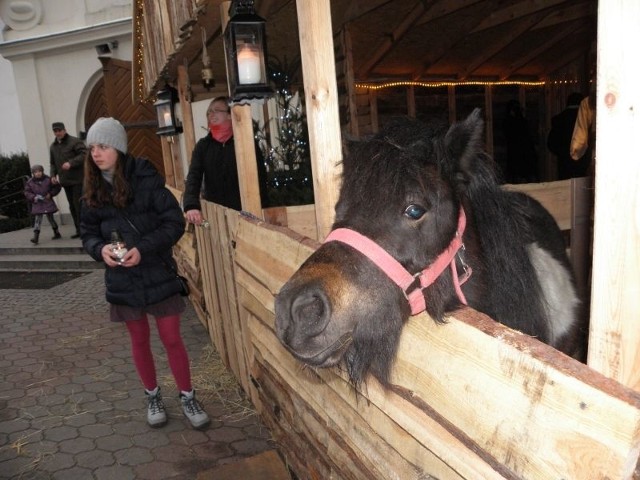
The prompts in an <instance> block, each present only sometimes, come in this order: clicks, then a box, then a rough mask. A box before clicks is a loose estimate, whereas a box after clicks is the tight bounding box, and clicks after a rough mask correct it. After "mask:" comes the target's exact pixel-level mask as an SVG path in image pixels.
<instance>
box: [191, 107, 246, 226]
mask: <svg viewBox="0 0 640 480" xmlns="http://www.w3.org/2000/svg"><path fill="white" fill-rule="evenodd" d="M207 123H208V125H209V133H208V134H207V135H206V136H204V137H203V138H201V139H200V140H198V143H196V146H195V147H194V149H193V152H192V154H191V164H190V165H189V173H188V174H187V179H186V180H185V185H184V197H183V199H182V207H183V209H184V212H185V215H186V218H187V221H188V222H190V223H193V224H195V225H200V224H202V221H203V218H202V213H201V210H202V207H201V205H200V194H201V193H202V197H203V198H204V199H205V200H208V201H210V202H214V203H217V204H220V205H223V206H225V207H228V208H233V209H234V210H240V209H241V203H240V185H239V182H238V166H237V165H236V153H235V146H234V142H233V126H232V124H231V111H230V108H229V103H228V99H227V97H216V98H214V99H213V100H212V101H211V103H210V104H209V107H208V108H207Z"/></svg>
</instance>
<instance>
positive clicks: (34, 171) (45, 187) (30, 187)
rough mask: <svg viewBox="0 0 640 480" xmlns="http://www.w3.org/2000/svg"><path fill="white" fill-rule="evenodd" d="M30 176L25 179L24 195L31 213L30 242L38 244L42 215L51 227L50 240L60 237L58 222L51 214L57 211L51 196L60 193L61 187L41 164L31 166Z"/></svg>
mask: <svg viewBox="0 0 640 480" xmlns="http://www.w3.org/2000/svg"><path fill="white" fill-rule="evenodd" d="M31 175H32V177H31V178H30V179H29V180H27V183H26V184H25V186H24V196H25V197H26V198H27V201H28V202H29V204H30V205H31V215H33V217H34V219H33V238H32V239H31V243H33V244H34V245H37V244H38V239H39V238H40V227H41V226H42V217H43V216H45V215H46V216H47V220H49V225H51V228H52V229H53V237H52V238H51V239H52V240H57V239H59V238H62V235H60V230H59V229H58V223H57V222H56V219H55V218H54V216H53V214H54V213H56V212H57V211H58V206H57V205H56V202H55V200H54V199H53V197H55V196H56V195H58V194H59V193H60V190H61V189H62V187H61V186H60V185H59V184H55V185H54V184H53V183H52V182H51V177H49V176H48V175H46V174H45V173H44V167H43V166H42V165H33V166H32V167H31Z"/></svg>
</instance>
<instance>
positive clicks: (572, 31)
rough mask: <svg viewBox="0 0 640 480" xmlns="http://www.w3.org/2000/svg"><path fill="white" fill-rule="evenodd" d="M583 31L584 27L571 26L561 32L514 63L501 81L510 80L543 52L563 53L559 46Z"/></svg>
mask: <svg viewBox="0 0 640 480" xmlns="http://www.w3.org/2000/svg"><path fill="white" fill-rule="evenodd" d="M582 31H583V28H582V27H579V26H577V25H573V24H571V26H569V27H567V29H566V30H563V31H562V32H559V33H558V34H556V35H554V36H552V37H550V38H548V39H547V40H546V41H545V42H543V43H541V44H540V45H538V46H536V47H534V48H532V49H531V50H529V52H528V53H527V54H526V55H523V56H521V57H520V58H518V59H517V60H516V61H515V62H512V63H511V65H510V66H509V70H508V71H506V72H505V73H504V74H503V75H502V76H501V78H500V80H506V79H507V78H509V77H510V76H511V75H512V74H513V73H514V72H516V71H518V70H519V69H520V68H522V67H523V66H525V65H526V64H527V63H529V62H530V61H531V60H533V59H534V58H536V57H537V56H539V55H541V54H542V53H543V52H546V51H548V50H550V49H552V48H553V49H555V51H561V50H562V48H561V46H560V45H558V44H559V43H560V42H562V40H564V39H565V38H567V37H569V36H575V35H577V34H579V33H581V32H582Z"/></svg>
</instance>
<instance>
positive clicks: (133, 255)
mask: <svg viewBox="0 0 640 480" xmlns="http://www.w3.org/2000/svg"><path fill="white" fill-rule="evenodd" d="M141 259H142V255H140V251H139V250H138V249H137V248H136V247H133V248H132V249H131V250H129V251H128V252H127V253H126V254H125V255H124V257H123V258H122V262H121V263H120V265H122V266H123V267H135V266H136V265H138V264H139V263H140V260H141Z"/></svg>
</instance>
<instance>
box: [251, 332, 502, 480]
mask: <svg viewBox="0 0 640 480" xmlns="http://www.w3.org/2000/svg"><path fill="white" fill-rule="evenodd" d="M250 328H251V331H252V338H253V340H254V342H255V343H256V348H257V349H258V350H259V351H260V352H261V355H262V357H263V359H264V362H265V368H266V370H267V371H269V372H277V374H278V375H279V376H282V380H281V383H283V384H284V385H285V390H287V387H286V386H287V385H295V386H296V388H295V389H294V390H293V391H294V392H295V395H296V398H297V402H294V404H293V408H294V410H293V411H291V412H290V414H289V415H290V417H291V418H292V420H291V423H292V425H293V427H294V428H296V429H303V428H304V429H306V430H305V431H306V434H305V440H306V442H305V443H303V444H299V445H296V446H292V447H290V448H297V449H306V445H307V444H308V443H311V444H313V445H316V448H318V449H319V450H321V449H322V448H326V455H327V456H328V459H327V460H326V461H328V462H330V463H331V464H333V468H334V469H336V470H337V471H338V472H340V474H339V475H340V477H341V478H399V479H403V480H405V479H406V480H411V479H415V480H418V479H420V478H424V474H425V473H426V474H429V475H432V476H434V477H435V478H441V479H457V480H459V479H460V478H461V477H460V476H458V475H457V474H455V472H452V470H451V469H450V468H449V467H447V466H446V465H445V464H444V463H443V462H442V461H441V460H440V459H438V458H437V457H435V456H434V455H433V454H432V453H430V452H429V451H428V450H427V449H425V448H424V446H421V445H420V444H418V443H417V442H416V440H415V439H414V438H413V437H411V436H410V435H408V434H407V433H406V432H405V431H404V430H403V429H402V428H400V427H399V426H398V425H397V424H395V423H394V422H393V421H392V420H391V419H389V417H387V416H386V415H385V414H384V413H382V412H381V411H380V410H379V409H378V408H377V407H376V406H375V405H373V404H372V403H370V402H367V401H365V398H364V397H358V396H357V395H356V394H355V392H354V391H353V389H352V387H351V386H350V385H348V384H347V383H346V382H345V381H344V380H343V379H340V378H338V377H333V378H332V380H334V381H333V382H331V383H327V382H325V381H324V380H323V379H322V378H318V377H316V375H315V374H312V373H311V372H308V373H309V374H308V375H306V374H305V373H307V372H301V371H300V366H299V365H298V364H297V363H296V362H295V361H294V360H293V359H292V358H291V356H290V355H288V354H287V353H286V352H285V351H284V350H283V349H282V347H281V346H280V344H279V342H278V340H277V339H276V338H275V336H274V335H273V332H272V331H271V330H270V329H268V328H266V327H265V325H264V324H263V323H262V322H251V324H250ZM257 381H258V382H259V379H257ZM339 391H340V393H338V392H339ZM278 396H279V393H278V392H272V396H271V397H270V400H272V401H273V400H274V399H275V400H276V401H277V399H278ZM299 419H302V420H306V419H313V420H312V422H313V423H312V424H311V425H305V426H301V425H300V424H301V422H300V420H299ZM380 431H381V432H384V433H385V435H384V436H381V435H380V434H379V432H380ZM338 439H339V441H338ZM389 440H391V441H393V445H391V444H390V443H388V441H389ZM310 461H311V459H310ZM413 462H416V463H413ZM495 478H499V477H495Z"/></svg>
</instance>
